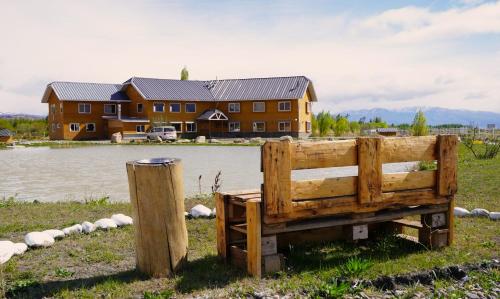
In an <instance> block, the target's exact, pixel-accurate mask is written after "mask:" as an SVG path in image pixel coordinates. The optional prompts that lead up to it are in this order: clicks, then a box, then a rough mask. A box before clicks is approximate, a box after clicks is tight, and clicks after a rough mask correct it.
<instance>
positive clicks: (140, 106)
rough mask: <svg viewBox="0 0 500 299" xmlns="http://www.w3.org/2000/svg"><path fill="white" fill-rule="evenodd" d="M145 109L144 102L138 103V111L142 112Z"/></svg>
mask: <svg viewBox="0 0 500 299" xmlns="http://www.w3.org/2000/svg"><path fill="white" fill-rule="evenodd" d="M143 111H144V106H143V105H142V103H139V104H137V113H142V112H143Z"/></svg>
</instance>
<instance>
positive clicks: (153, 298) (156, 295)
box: [144, 290, 175, 299]
mask: <svg viewBox="0 0 500 299" xmlns="http://www.w3.org/2000/svg"><path fill="white" fill-rule="evenodd" d="M174 295H175V292H174V291H173V290H164V291H161V292H148V291H146V292H144V299H169V298H172V297H173V296H174Z"/></svg>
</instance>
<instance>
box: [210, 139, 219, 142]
mask: <svg viewBox="0 0 500 299" xmlns="http://www.w3.org/2000/svg"><path fill="white" fill-rule="evenodd" d="M210 143H220V141H219V140H217V139H215V138H212V139H210Z"/></svg>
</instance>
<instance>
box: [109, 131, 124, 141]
mask: <svg viewBox="0 0 500 299" xmlns="http://www.w3.org/2000/svg"><path fill="white" fill-rule="evenodd" d="M121 142H122V134H121V133H120V132H117V133H114V134H113V135H111V143H121Z"/></svg>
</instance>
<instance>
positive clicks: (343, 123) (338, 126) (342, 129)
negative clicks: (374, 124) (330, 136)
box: [334, 116, 349, 136]
mask: <svg viewBox="0 0 500 299" xmlns="http://www.w3.org/2000/svg"><path fill="white" fill-rule="evenodd" d="M334 132H335V136H342V135H344V134H345V133H347V132H349V120H347V118H345V117H343V116H342V117H338V118H337V121H336V122H335V126H334Z"/></svg>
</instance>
